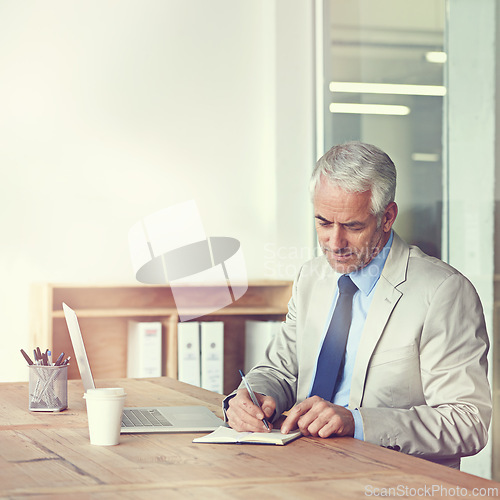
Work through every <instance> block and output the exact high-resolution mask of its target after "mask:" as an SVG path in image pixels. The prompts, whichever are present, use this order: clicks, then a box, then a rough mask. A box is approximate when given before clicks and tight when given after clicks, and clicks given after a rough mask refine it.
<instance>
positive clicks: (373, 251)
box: [314, 178, 397, 274]
mask: <svg viewBox="0 0 500 500" xmlns="http://www.w3.org/2000/svg"><path fill="white" fill-rule="evenodd" d="M370 209H371V192H370V191H365V192H363V193H348V192H346V191H344V190H342V189H341V188H339V187H338V186H336V185H335V184H332V183H330V182H328V181H327V180H326V179H324V178H321V181H320V184H319V186H318V187H317V189H316V193H315V195H314V215H315V219H316V233H317V234H318V240H319V244H320V246H321V250H322V251H323V253H324V254H325V256H326V258H327V260H328V262H329V264H330V265H331V266H332V268H333V270H334V271H336V272H338V273H341V274H345V273H351V272H353V271H356V270H357V269H361V268H363V267H365V266H366V265H367V264H368V263H369V262H370V261H371V260H372V259H373V258H374V257H375V256H376V255H377V254H378V253H379V252H380V250H381V249H382V248H383V247H384V245H385V244H386V243H387V241H388V239H389V236H390V230H391V227H392V224H393V223H394V220H395V218H396V215H397V207H396V204H395V203H390V204H389V205H388V206H387V208H386V210H385V213H384V215H383V217H382V222H381V224H380V227H377V217H376V216H375V215H372V214H371V212H370Z"/></svg>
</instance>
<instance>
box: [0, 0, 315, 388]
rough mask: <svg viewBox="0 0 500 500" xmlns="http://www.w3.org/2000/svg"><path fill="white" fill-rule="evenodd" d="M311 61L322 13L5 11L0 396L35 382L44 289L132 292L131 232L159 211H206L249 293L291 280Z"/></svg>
mask: <svg viewBox="0 0 500 500" xmlns="http://www.w3.org/2000/svg"><path fill="white" fill-rule="evenodd" d="M312 44H313V13H312V2H309V1H307V2H304V1H301V0H292V1H290V0H287V1H285V0H252V1H248V0H211V1H210V2H207V1H205V0H147V1H140V2H139V1H136V0H123V1H120V2H116V1H111V0H100V1H90V2H89V1H78V0H76V1H72V2H66V1H64V0H60V1H57V0H46V1H45V2H35V1H25V2H17V1H15V0H11V1H10V0H2V1H0V109H1V112H0V166H1V172H2V180H1V182H0V206H1V210H0V226H1V234H2V236H1V243H0V276H1V282H2V286H1V287H0V336H1V337H0V338H1V345H2V363H0V381H12V380H25V379H26V378H27V370H26V367H25V365H24V362H23V360H22V357H21V355H20V353H19V349H20V348H25V349H31V348H32V347H33V346H31V345H30V343H29V340H28V324H29V317H28V316H29V307H28V302H29V299H28V297H29V287H30V284H31V283H32V282H40V281H51V282H76V283H96V282H97V283H100V282H107V283H109V282H113V283H114V282H116V283H124V282H133V281H134V277H133V273H132V269H131V265H130V261H129V256H128V247H127V232H128V229H129V228H130V226H131V225H132V224H134V223H135V222H136V221H137V220H139V219H140V218H142V217H143V216H145V215H147V214H149V213H151V212H154V211H156V210H159V209H161V208H164V207H167V206H171V205H174V204H176V203H179V202H182V201H186V200H190V199H194V200H195V201H196V202H197V204H198V208H199V210H200V212H201V214H202V217H203V222H204V226H205V231H206V233H207V234H208V235H214V236H233V237H235V238H238V239H239V240H240V241H241V244H242V249H243V253H244V255H245V257H246V263H247V269H248V273H249V277H250V278H292V277H293V275H294V273H295V272H296V270H297V269H298V265H299V262H300V261H302V260H305V258H306V257H307V256H308V254H309V253H310V248H311V246H312V245H313V238H312V217H311V212H310V204H309V199H308V193H307V179H308V177H309V172H310V169H311V167H312V164H313V162H314V159H315V158H314V153H313V142H314V133H313V132H314V130H313V123H314V117H313V109H314V103H313V90H312V89H313V88H314V84H313V74H314V68H313V45H312ZM40 347H42V348H45V347H49V346H40Z"/></svg>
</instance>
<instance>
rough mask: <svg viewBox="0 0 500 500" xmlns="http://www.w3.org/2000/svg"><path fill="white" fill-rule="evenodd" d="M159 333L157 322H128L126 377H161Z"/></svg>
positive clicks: (160, 330)
mask: <svg viewBox="0 0 500 500" xmlns="http://www.w3.org/2000/svg"><path fill="white" fill-rule="evenodd" d="M161 332H162V324H161V323H160V322H159V321H152V322H142V321H132V320H130V321H129V322H128V343H127V377H129V378H143V377H161V374H162V373H161V368H162V367H161V355H162V349H161Z"/></svg>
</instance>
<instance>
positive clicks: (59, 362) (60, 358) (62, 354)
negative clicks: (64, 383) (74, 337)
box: [54, 352, 64, 366]
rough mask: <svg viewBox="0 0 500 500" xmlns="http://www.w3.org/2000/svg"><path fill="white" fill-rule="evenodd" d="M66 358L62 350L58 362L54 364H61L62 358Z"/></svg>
mask: <svg viewBox="0 0 500 500" xmlns="http://www.w3.org/2000/svg"><path fill="white" fill-rule="evenodd" d="M63 358H64V353H63V352H62V353H61V354H59V357H58V358H57V360H56V362H55V363H54V366H59V365H60V364H61V361H62V359H63Z"/></svg>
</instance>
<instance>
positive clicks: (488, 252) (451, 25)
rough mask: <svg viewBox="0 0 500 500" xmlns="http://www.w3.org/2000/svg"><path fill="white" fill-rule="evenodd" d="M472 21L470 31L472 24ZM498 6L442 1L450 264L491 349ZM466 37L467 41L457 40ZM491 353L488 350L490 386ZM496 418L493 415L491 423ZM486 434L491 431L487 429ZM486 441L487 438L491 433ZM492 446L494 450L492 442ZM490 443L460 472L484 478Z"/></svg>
mask: <svg viewBox="0 0 500 500" xmlns="http://www.w3.org/2000/svg"><path fill="white" fill-rule="evenodd" d="M471 19H472V20H473V24H472V25H471ZM496 23H497V2H496V0H483V1H481V2H470V1H468V0H453V1H452V2H449V18H448V26H447V38H448V98H447V100H448V116H447V120H446V122H447V124H448V130H447V138H448V140H447V145H448V171H447V177H448V178H447V181H448V182H447V183H445V185H447V186H448V189H447V192H445V196H447V197H448V207H449V209H448V212H447V213H445V216H447V217H448V221H449V223H448V227H449V233H448V238H449V249H448V252H449V262H450V264H451V265H453V266H454V267H456V268H457V269H460V271H461V272H463V273H464V274H465V275H466V276H467V277H468V278H469V279H470V280H471V281H472V283H473V284H474V286H475V287H476V289H477V291H478V293H479V296H480V297H481V301H482V304H483V308H484V312H485V317H486V323H487V328H488V333H489V337H490V342H491V343H492V344H493V337H494V331H493V293H494V289H493V278H494V254H493V253H494V240H493V236H494V209H495V151H496V136H497V134H498V132H497V130H496V120H497V118H496V116H495V112H496V100H497V98H498V97H497V92H498V91H497V87H496V85H497V82H496V71H497V70H496V58H497V54H496V38H497V34H496V30H497V25H496ZM464 33H467V36H464ZM492 354H493V349H492V348H491V349H490V356H489V362H490V380H492V377H491V375H492V370H491V368H492V366H491V363H492V360H493V356H492ZM496 418H498V415H497V416H496ZM490 431H491V426H490ZM490 436H491V432H490ZM495 445H496V446H498V443H495ZM492 446H493V443H492V442H491V439H490V442H489V443H488V445H487V446H486V448H485V449H484V450H483V451H481V452H480V453H479V454H478V455H475V456H474V457H471V458H466V459H464V460H463V461H462V470H464V471H466V472H470V473H472V474H476V475H479V476H483V477H491V455H492V453H491V450H492Z"/></svg>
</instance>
